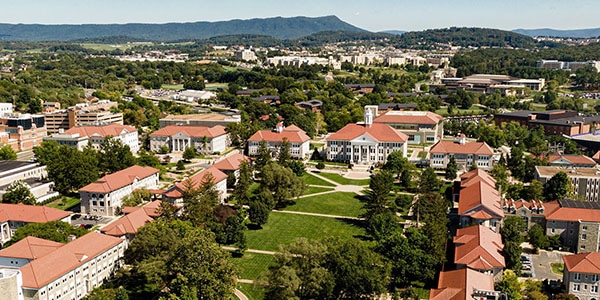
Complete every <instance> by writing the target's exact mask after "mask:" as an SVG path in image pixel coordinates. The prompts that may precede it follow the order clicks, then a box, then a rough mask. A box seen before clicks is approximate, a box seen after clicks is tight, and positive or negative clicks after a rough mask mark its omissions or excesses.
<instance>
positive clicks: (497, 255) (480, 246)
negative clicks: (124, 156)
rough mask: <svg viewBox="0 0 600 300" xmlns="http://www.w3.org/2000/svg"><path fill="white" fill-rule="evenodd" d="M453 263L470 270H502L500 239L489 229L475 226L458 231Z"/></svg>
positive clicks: (455, 238)
mask: <svg viewBox="0 0 600 300" xmlns="http://www.w3.org/2000/svg"><path fill="white" fill-rule="evenodd" d="M454 244H455V245H456V250H455V252H454V263H455V264H462V265H466V266H467V267H469V268H471V269H476V270H490V269H492V268H493V267H497V268H504V267H505V263H504V256H502V253H501V251H502V249H503V248H504V245H503V244H502V237H501V236H500V234H499V233H496V232H494V231H492V230H491V229H490V228H488V227H485V226H482V225H477V226H470V227H466V228H461V229H458V230H457V232H456V236H455V237H454Z"/></svg>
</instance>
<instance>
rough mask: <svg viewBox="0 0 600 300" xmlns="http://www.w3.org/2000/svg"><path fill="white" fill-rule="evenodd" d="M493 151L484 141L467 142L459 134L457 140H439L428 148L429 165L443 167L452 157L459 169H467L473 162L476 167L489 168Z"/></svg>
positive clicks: (490, 167) (435, 167)
mask: <svg viewBox="0 0 600 300" xmlns="http://www.w3.org/2000/svg"><path fill="white" fill-rule="evenodd" d="M493 155H494V151H493V150H492V148H491V147H490V146H488V144H487V143H486V142H467V139H466V137H465V136H464V134H463V135H461V136H460V138H459V139H458V142H453V141H439V142H437V143H436V144H435V145H433V146H432V147H431V149H429V165H430V166H431V167H432V168H434V169H445V168H446V166H447V165H448V162H450V157H454V159H455V161H456V164H457V165H458V168H459V169H462V170H468V169H469V168H470V167H471V166H472V165H473V163H475V165H477V168H479V169H483V170H491V169H492V167H493V161H494V158H493Z"/></svg>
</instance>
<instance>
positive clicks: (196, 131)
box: [150, 125, 227, 138]
mask: <svg viewBox="0 0 600 300" xmlns="http://www.w3.org/2000/svg"><path fill="white" fill-rule="evenodd" d="M178 133H182V134H184V135H186V136H189V137H195V138H201V137H207V138H215V137H218V136H222V135H225V134H227V131H226V130H225V127H224V126H221V125H216V126H213V127H210V128H208V127H204V126H175V125H171V126H166V127H163V128H161V129H159V130H157V131H155V132H153V133H151V134H150V136H173V135H175V134H178Z"/></svg>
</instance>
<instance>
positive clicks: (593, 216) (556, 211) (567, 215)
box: [544, 200, 600, 222]
mask: <svg viewBox="0 0 600 300" xmlns="http://www.w3.org/2000/svg"><path fill="white" fill-rule="evenodd" d="M544 218H545V219H546V220H548V221H551V220H554V221H572V222H578V221H579V220H581V221H585V222H600V210H598V209H589V208H579V207H562V206H561V205H560V203H559V202H558V201H557V200H555V201H550V202H546V203H544Z"/></svg>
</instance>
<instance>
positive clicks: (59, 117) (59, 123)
mask: <svg viewBox="0 0 600 300" xmlns="http://www.w3.org/2000/svg"><path fill="white" fill-rule="evenodd" d="M118 105H119V104H118V103H117V102H111V101H108V100H100V101H98V102H95V103H78V104H76V105H75V106H72V107H69V108H67V109H62V110H54V109H51V110H48V111H47V112H44V116H45V117H46V124H47V126H46V127H47V129H48V132H49V133H50V134H53V133H58V132H59V131H60V130H61V129H62V130H63V131H65V130H68V129H70V128H73V127H76V126H82V125H95V124H112V123H115V124H121V125H123V114H122V113H112V112H110V109H111V108H113V107H117V106H118Z"/></svg>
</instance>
